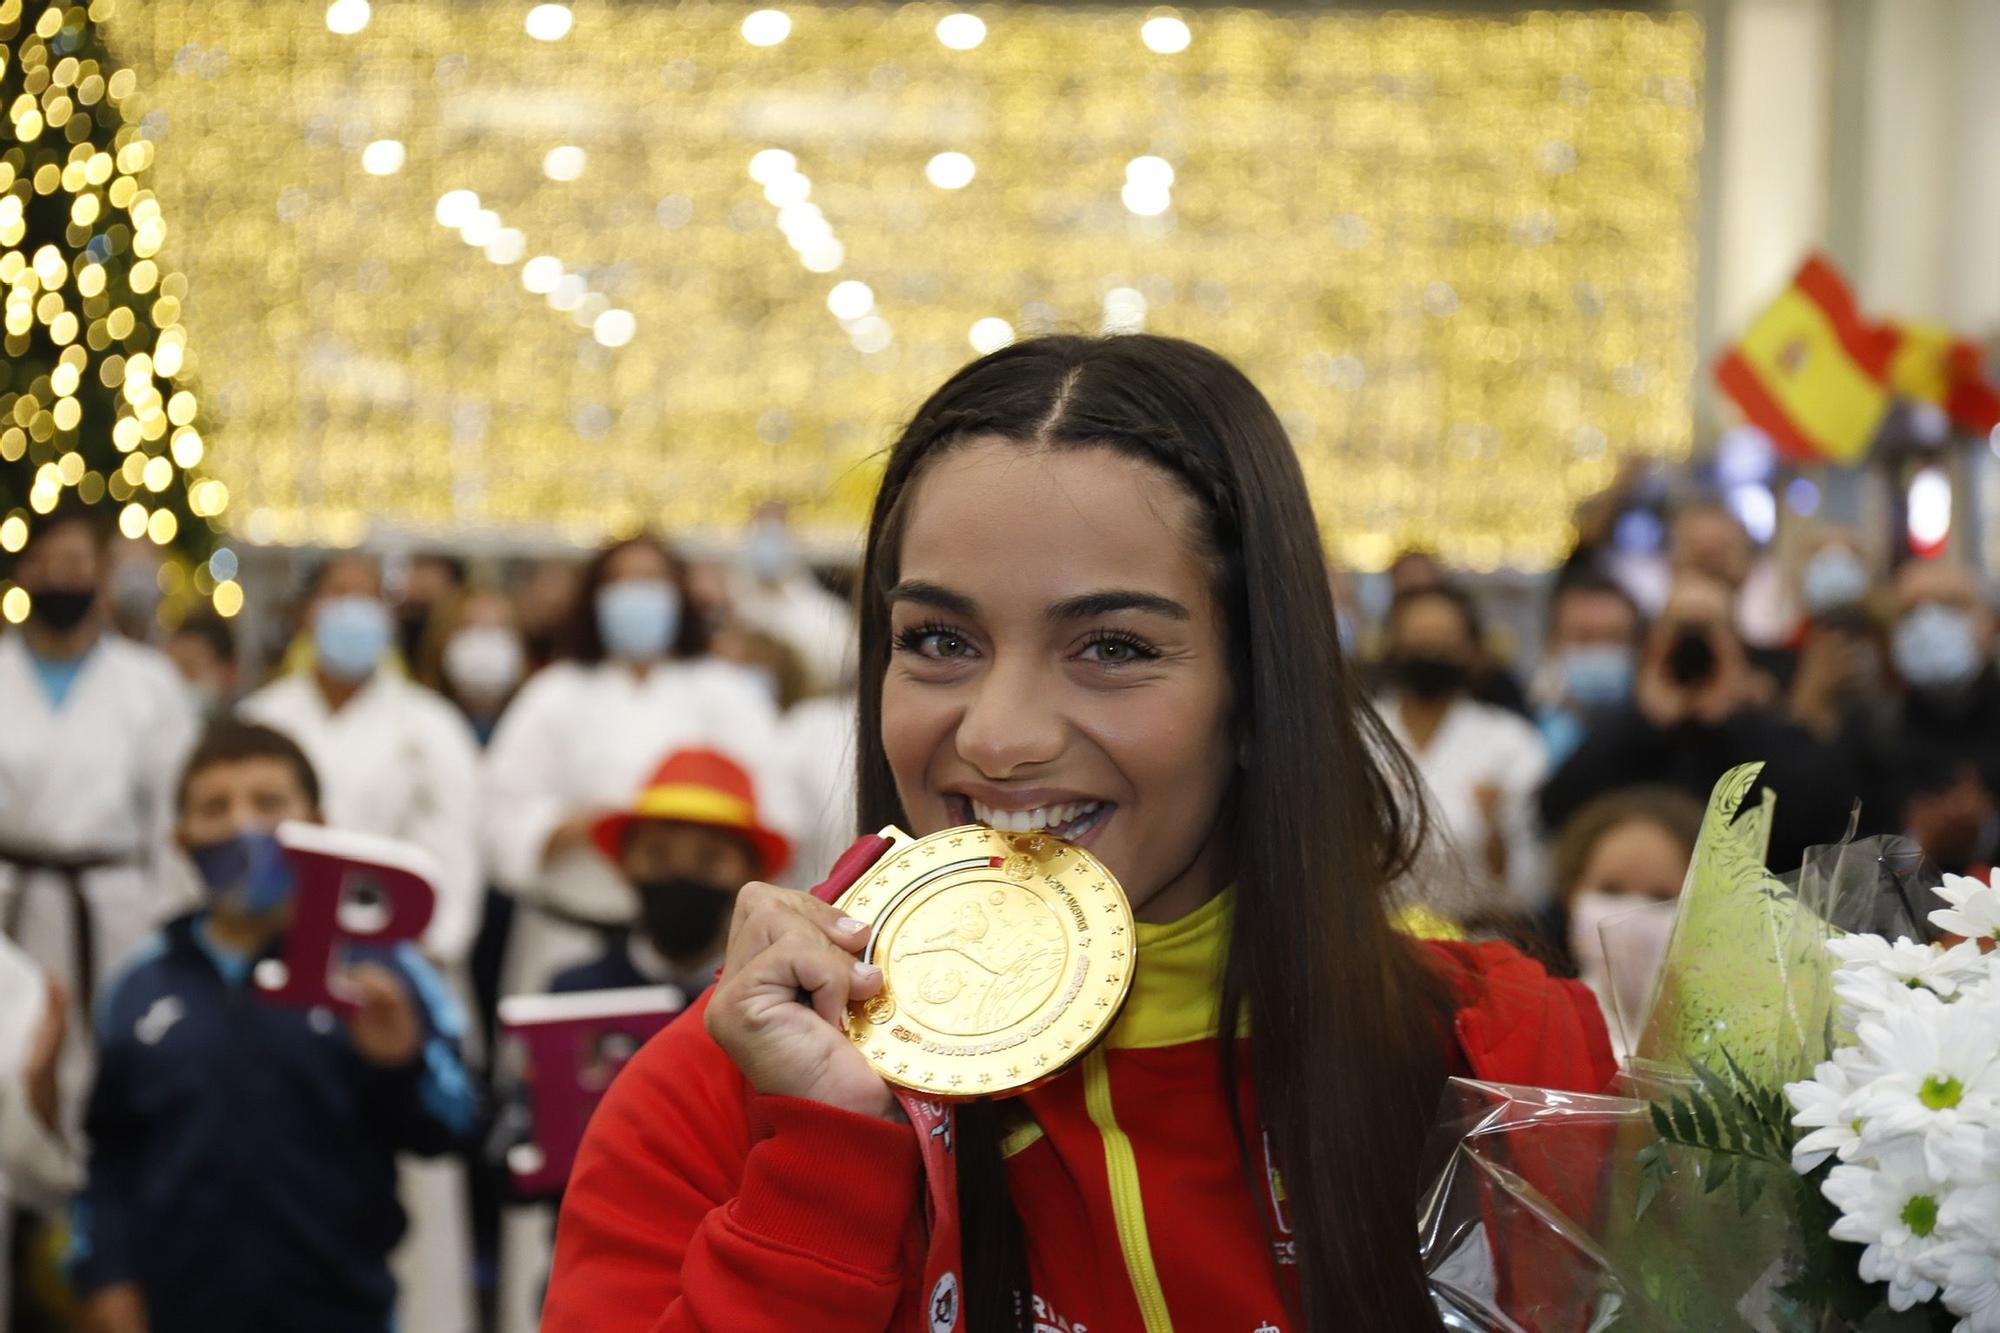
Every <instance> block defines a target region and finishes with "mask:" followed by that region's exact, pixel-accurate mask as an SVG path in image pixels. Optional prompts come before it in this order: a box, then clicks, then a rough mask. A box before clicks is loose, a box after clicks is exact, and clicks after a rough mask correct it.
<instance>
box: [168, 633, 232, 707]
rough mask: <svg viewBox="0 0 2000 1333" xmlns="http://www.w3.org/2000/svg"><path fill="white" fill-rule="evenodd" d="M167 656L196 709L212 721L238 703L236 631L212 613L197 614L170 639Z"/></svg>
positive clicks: (169, 637) (170, 635) (170, 636)
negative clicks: (185, 686) (178, 673)
mask: <svg viewBox="0 0 2000 1333" xmlns="http://www.w3.org/2000/svg"><path fill="white" fill-rule="evenodd" d="M166 654H167V657H168V659H169V660H171V661H172V662H173V664H174V669H175V670H176V671H179V672H180V673H181V679H182V680H183V681H185V682H186V683H187V687H188V692H189V693H190V694H192V695H193V696H194V701H195V705H196V707H198V708H199V709H200V710H201V714H202V716H203V717H204V718H206V719H209V720H213V719H215V718H217V717H219V716H221V715H223V714H225V713H227V712H228V711H229V710H230V708H231V707H233V706H234V705H235V702H236V682H237V661H236V632H235V631H234V630H232V629H231V628H230V627H229V622H228V621H226V620H224V619H223V618H222V617H221V616H218V615H216V614H214V613H213V612H199V611H198V612H196V613H194V614H193V615H190V616H189V617H188V618H187V619H186V620H183V621H182V622H181V623H180V624H178V625H176V626H175V627H174V631H173V633H171V634H169V635H168V636H167V644H166Z"/></svg>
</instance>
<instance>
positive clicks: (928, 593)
mask: <svg viewBox="0 0 2000 1333" xmlns="http://www.w3.org/2000/svg"><path fill="white" fill-rule="evenodd" d="M889 600H890V601H891V602H892V603H893V602H915V603H917V604H918V605H920V606H928V607H930V608H931V609H933V610H936V611H945V612H949V613H950V614H952V615H955V616H967V617H972V616H977V615H978V614H979V603H977V602H975V601H973V600H972V599H971V598H970V597H967V596H966V595H965V594H964V593H962V592H953V591H952V590H951V589H950V588H947V587H944V586H943V585H941V584H937V583H926V582H925V581H924V580H922V579H905V580H903V581H902V582H901V583H898V584H897V585H896V586H895V587H893V588H891V589H889Z"/></svg>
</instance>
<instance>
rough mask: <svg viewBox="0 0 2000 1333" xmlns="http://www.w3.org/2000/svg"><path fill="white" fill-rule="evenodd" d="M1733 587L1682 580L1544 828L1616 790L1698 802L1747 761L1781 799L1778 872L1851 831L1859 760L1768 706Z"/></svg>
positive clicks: (1548, 798) (1775, 846)
mask: <svg viewBox="0 0 2000 1333" xmlns="http://www.w3.org/2000/svg"><path fill="white" fill-rule="evenodd" d="M1731 605H1732V603H1731V600H1730V594H1729V590H1728V589H1727V588H1725V587H1724V586H1722V585H1721V584H1718V583H1716V582H1715V581H1713V580H1712V579H1709V578H1707V577H1705V576H1702V575H1699V574H1683V575H1680V576H1679V577H1678V578H1676V580H1675V581H1674V584H1673V586H1672V587H1671V588H1670V589H1669V590H1668V594H1667V601H1666V605H1665V607H1664V608H1663V609H1662V610H1661V613H1660V618H1659V620H1658V621H1657V622H1656V623H1655V624H1654V625H1653V627H1652V629H1651V630H1650V631H1649V632H1648V634H1647V635H1646V640H1645V645H1644V648H1643V650H1642V651H1641V654H1640V659H1639V667H1638V674H1637V677H1636V679H1635V681H1634V686H1633V696H1632V701H1631V702H1630V703H1629V704H1627V705H1625V706H1624V707H1623V708H1620V709H1617V710H1615V711H1613V712H1611V713H1608V714H1607V715H1606V716H1605V717H1604V718H1603V719H1602V720H1601V721H1600V722H1599V723H1598V725H1596V726H1594V727H1592V728H1591V730H1590V732H1589V733H1588V734H1587V735H1586V736H1585V737H1584V738H1583V741H1582V742H1581V744H1579V745H1578V746H1577V748H1576V750H1575V752H1574V753H1572V754H1571V755H1570V756H1569V758H1568V759H1566V760H1564V761H1563V763H1562V764H1560V765H1559V766H1558V767H1557V768H1556V770H1555V772H1554V773H1553V774H1552V775H1551V776H1550V778H1549V780H1548V783H1547V785H1545V786H1544V787H1543V789H1542V793H1541V812H1542V822H1543V825H1544V827H1546V828H1551V829H1559V828H1562V827H1563V826H1564V825H1565V824H1567V823H1568V821H1569V819H1570V818H1571V816H1573V815H1574V814H1575V813H1576V812H1577V811H1578V810H1580V809H1581V808H1582V807H1583V806H1585V805H1587V804H1588V803H1589V802H1591V801H1592V800H1595V799H1596V798H1597V797H1599V796H1602V795H1605V794H1606V793H1609V792H1614V791H1621V790H1624V789H1626V788H1629V787H1638V786H1648V785H1655V784H1664V785H1667V786H1671V787H1676V788H1679V789H1680V790H1682V791H1685V792H1687V793H1688V794H1689V795H1690V796H1692V797H1694V798H1695V799H1697V800H1706V799H1707V798H1708V794H1709V790H1710V789H1711V788H1712V787H1713V786H1714V785H1715V782H1716V780H1717V779H1718V778H1720V777H1721V776H1722V775H1723V774H1724V773H1726V772H1728V771H1729V770H1730V769H1731V768H1733V767H1735V766H1736V765H1738V764H1744V763H1751V762H1757V763H1762V764H1763V765H1764V774H1763V781H1764V782H1765V783H1766V784H1768V785H1769V786H1770V787H1771V788H1772V789H1773V790H1775V791H1776V792H1777V793H1778V794H1779V800H1778V805H1777V811H1776V814H1775V815H1774V817H1773V819H1772V826H1771V847H1770V864H1771V865H1772V867H1773V868H1775V869H1778V870H1781V871H1782V870H1789V869H1792V868H1793V867H1795V866H1797V864H1798V862H1799V857H1800V855H1801V854H1802V853H1803V852H1804V850H1805V849H1806V848H1807V847H1809V846H1812V845H1813V844H1815V843H1824V842H1834V841H1837V840H1838V839H1839V837H1840V836H1841V834H1842V832H1843V831H1844V830H1845V828H1846V822H1847V816H1848V812H1849V810H1850V809H1851V808H1852V806H1853V803H1854V801H1855V799H1856V798H1857V797H1858V796H1861V795H1862V794H1863V786H1864V782H1863V779H1862V777H1861V776H1860V775H1859V774H1858V773H1857V772H1856V771H1855V769H1854V767H1853V763H1852V759H1851V757H1850V756H1849V755H1847V754H1846V753H1844V752H1843V751H1842V750H1841V749H1840V748H1839V747H1837V746H1835V745H1833V744H1831V743H1829V742H1827V741H1824V740H1822V739H1821V738H1819V737H1817V736H1815V735H1814V734H1813V733H1812V732H1810V731H1807V730H1806V729H1805V728H1803V727H1801V726H1799V725H1798V724H1797V723H1795V722H1793V721H1791V720H1790V719H1789V718H1787V717H1786V716H1785V715H1784V713H1783V711H1782V710H1781V709H1780V708H1778V707H1775V706H1774V705H1773V704H1772V702H1770V701H1769V699H1768V698H1767V697H1766V696H1767V693H1768V680H1767V678H1765V677H1763V676H1762V675H1760V673H1758V672H1757V671H1756V670H1755V669H1754V668H1753V666H1752V665H1751V662H1750V658H1749V654H1748V653H1747V651H1746V650H1745V648H1744V646H1743V641H1742V640H1741V639H1740V638H1739V637H1738V636H1737V633H1736V630H1735V628H1734V621H1733V619H1732V617H1731V610H1730V608H1731Z"/></svg>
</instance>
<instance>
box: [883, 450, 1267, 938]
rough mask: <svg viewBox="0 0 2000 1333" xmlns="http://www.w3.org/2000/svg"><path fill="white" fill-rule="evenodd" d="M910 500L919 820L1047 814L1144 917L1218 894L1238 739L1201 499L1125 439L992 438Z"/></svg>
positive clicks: (909, 794)
mask: <svg viewBox="0 0 2000 1333" xmlns="http://www.w3.org/2000/svg"><path fill="white" fill-rule="evenodd" d="M904 503H905V504H906V506H907V512H906V515H905V524H904V528H903V538H902V549H901V551H900V552H898V553H897V569H898V571H899V579H898V582H897V584H896V586H895V588H894V589H893V590H891V593H890V597H889V605H890V634H891V636H892V644H893V651H892V654H891V657H890V662H889V667H888V672H887V675H886V676H885V678H884V680H883V683H882V744H883V748H884V749H885V750H886V752H887V754H888V758H889V764H890V766H891V768H892V769H894V771H895V777H896V790H897V794H898V795H899V796H900V797H901V799H902V804H903V809H904V812H905V813H906V814H907V816H908V817H909V820H910V822H911V824H912V825H913V826H914V831H915V832H917V833H918V834H926V833H934V832H937V831H938V830H939V829H944V828H950V827H952V826H954V825H958V824H968V823H986V824H991V825H993V826H994V827H996V828H1002V829H1014V830H1020V829H1030V828H1049V829H1051V830H1053V831H1054V832H1057V833H1060V834H1062V835H1063V836H1065V837H1069V838H1072V839H1073V840H1074V841H1076V842H1077V843H1079V844H1080V845H1082V846H1084V847H1087V848H1089V849H1090V850H1091V851H1092V852H1093V853H1094V854H1095V855H1096V856H1097V857H1098V858H1099V859H1100V860H1102V861H1103V862H1104V863H1105V864H1106V865H1107V866H1109V867H1110V869H1111V872H1112V873H1113V874H1114V875H1116V876H1117V877H1118V880H1119V882H1120V883H1121V884H1122V885H1123V886H1124V889H1125V892H1126V895H1127V896H1128V897H1129V898H1130V900H1131V903H1132V907H1133V910H1134V911H1135V912H1136V913H1137V914H1138V915H1139V917H1140V918H1141V919H1142V920H1152V921H1170V920H1173V919H1175V918H1177V917H1180V916H1182V915H1185V914H1186V913H1187V912H1189V911H1191V910H1193V909H1194V908H1195V907H1197V906H1199V905H1200V904H1201V903H1203V902H1205V901H1206V900H1207V899H1208V898H1209V897H1211V896H1212V895H1213V894H1214V893H1215V892H1216V891H1217V890H1218V889H1219V888H1220V887H1221V884H1222V876H1223V875H1224V874H1225V873H1226V868H1225V867H1221V866H1219V865H1218V864H1216V861H1217V856H1218V842H1219V838H1218V832H1217V823H1218V819H1217V816H1218V812H1219V810H1220V808H1221V805H1222V800H1223V796H1224V794H1225V792H1226V791H1227V789H1228V785H1229V782H1230V779H1231V774H1232V773H1233V772H1234V768H1235V761H1236V744H1235V741H1234V739H1233V736H1232V728H1231V717H1230V700H1231V681H1230V676H1229V665H1228V661H1229V658H1228V644H1227V640H1226V636H1225V628H1224V626H1223V623H1222V617H1221V609H1220V607H1219V606H1218V605H1217V604H1216V601H1215V597H1214V593H1213V591H1212V588H1211V582H1212V575H1211V572H1210V569H1209V567H1208V564H1207V562H1206V561H1205V559H1204V555H1203V552H1202V551H1201V550H1200V549H1199V545H1198V543H1199V538H1198V536H1197V533H1198V531H1199V516H1198V511H1197V509H1196V507H1195V504H1194V502H1193V501H1192V499H1191V498H1190V497H1189V496H1188V495H1187V493H1186V492H1185V491H1184V490H1183V489H1182V487H1181V486H1180V484H1179V483H1178V482H1177V481H1176V480H1175V479H1174V478H1173V477H1171V476H1170V475H1169V474H1167V473H1166V472H1164V471H1162V470H1160V469H1158V468H1155V467H1153V466H1152V465H1150V464H1148V463H1144V462H1141V461H1139V460H1136V459H1133V458H1130V457H1127V456H1125V455H1122V454H1119V453H1116V452H1114V451H1112V450H1110V449H1093V448H1082V449H1076V448H1070V449H1060V450H1057V449H1047V448H1034V447H1028V446H1023V445H1019V444H1015V443H1011V442H1005V441H992V442H986V443H980V442H975V443H971V444H967V445H962V446H960V447H958V448H956V449H953V450H952V451H950V452H948V453H946V454H945V455H943V456H942V457H940V458H938V459H937V460H936V461H935V462H933V463H931V464H929V465H928V466H927V467H926V468H925V469H924V470H923V471H922V472H921V473H920V474H919V477H918V480H917V481H916V482H915V483H914V485H913V486H912V487H911V489H910V491H909V492H908V493H907V495H906V497H905V501H904Z"/></svg>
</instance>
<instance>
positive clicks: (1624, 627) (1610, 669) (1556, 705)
mask: <svg viewBox="0 0 2000 1333" xmlns="http://www.w3.org/2000/svg"><path fill="white" fill-rule="evenodd" d="M1640 629H1641V619H1640V615H1639V605H1638V603H1637V602H1634V601H1633V600H1632V595H1631V594H1630V593H1628V592H1626V591H1625V589H1624V588H1622V587H1620V586H1619V585H1618V584H1617V583H1616V582H1614V581H1613V580H1611V579H1609V578H1606V577H1605V576H1604V575H1602V574H1599V573H1596V572H1595V571H1592V570H1589V569H1582V570H1579V571H1577V572H1575V573H1572V574H1569V575H1567V576H1566V577H1564V578H1563V579H1562V580H1561V581H1559V582H1558V584H1557V585H1556V590H1555V595H1554V597H1553V598H1552V599H1551V600H1550V603H1549V635H1548V645H1547V650H1546V652H1545V653H1544V655H1543V658H1542V665H1541V669H1540V670H1539V671H1537V672H1536V674H1535V680H1534V686H1533V689H1532V690H1531V694H1532V697H1533V700H1534V705H1535V723H1536V726H1537V728H1538V729H1539V730H1540V731H1541V733H1542V743H1543V744H1544V745H1545V746H1547V748H1548V754H1549V762H1550V763H1552V764H1559V763H1561V762H1562V761H1563V760H1564V759H1567V758H1568V757H1569V755H1570V753H1571V752H1572V751H1574V750H1575V749H1576V747H1577V745H1578V744H1579V743H1580V742H1581V741H1582V740H1583V736H1584V733H1585V732H1586V731H1587V730H1589V727H1590V723H1591V721H1592V720H1593V719H1595V718H1597V717H1600V716H1602V715H1603V714H1604V713H1606V712H1608V711H1611V710H1614V709H1616V708H1618V707H1619V706H1620V705H1622V704H1624V703H1625V702H1626V700H1628V699H1630V698H1631V697H1632V675H1633V663H1634V659H1635V658H1636V657H1637V655H1638V642H1639V631H1640Z"/></svg>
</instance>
